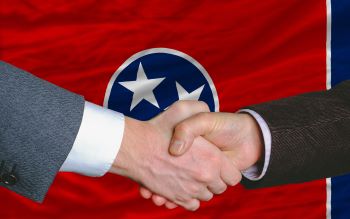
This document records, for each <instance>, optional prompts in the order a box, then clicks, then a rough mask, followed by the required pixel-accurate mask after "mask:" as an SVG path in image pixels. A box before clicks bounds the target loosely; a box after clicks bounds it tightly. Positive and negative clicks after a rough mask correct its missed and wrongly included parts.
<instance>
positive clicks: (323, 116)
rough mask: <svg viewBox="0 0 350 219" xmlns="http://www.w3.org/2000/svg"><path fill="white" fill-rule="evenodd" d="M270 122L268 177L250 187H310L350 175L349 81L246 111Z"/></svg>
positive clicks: (246, 181) (247, 181) (256, 106)
mask: <svg viewBox="0 0 350 219" xmlns="http://www.w3.org/2000/svg"><path fill="white" fill-rule="evenodd" d="M247 108H248V109H251V110H254V111H255V112H257V113H258V114H260V115H261V116H262V117H263V118H264V119H265V121H266V122H267V124H268V126H269V128H270V131H271V137H272V144H271V157H270V163H269V166H268V169H267V172H266V175H265V176H264V177H263V178H262V179H261V180H259V181H255V182H254V181H249V180H247V179H244V180H243V181H242V182H243V184H244V185H245V186H246V187H248V188H258V187H267V186H273V185H280V184H287V183H297V182H305V181H309V180H315V179H321V178H326V177H331V176H337V175H342V174H345V173H349V172H350V81H345V82H343V83H341V84H339V85H338V86H336V87H334V88H333V89H331V90H329V91H321V92H313V93H307V94H303V95H299V96H294V97H289V98H285V99H281V100H277V101H272V102H269V103H263V104H258V105H253V106H250V107H247Z"/></svg>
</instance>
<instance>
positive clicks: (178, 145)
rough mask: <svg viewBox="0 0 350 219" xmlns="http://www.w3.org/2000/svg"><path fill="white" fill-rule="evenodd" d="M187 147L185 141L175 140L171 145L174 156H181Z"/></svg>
mask: <svg viewBox="0 0 350 219" xmlns="http://www.w3.org/2000/svg"><path fill="white" fill-rule="evenodd" d="M184 146H185V143H184V142H183V141H179V140H175V141H173V143H172V144H171V146H170V148H171V152H172V153H174V154H181V151H182V150H183V148H184Z"/></svg>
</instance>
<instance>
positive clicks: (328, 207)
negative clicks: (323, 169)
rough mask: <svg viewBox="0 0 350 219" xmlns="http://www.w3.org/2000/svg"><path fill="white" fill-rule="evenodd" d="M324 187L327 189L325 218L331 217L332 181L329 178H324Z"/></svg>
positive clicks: (329, 218)
mask: <svg viewBox="0 0 350 219" xmlns="http://www.w3.org/2000/svg"><path fill="white" fill-rule="evenodd" d="M326 187H327V188H326V189H327V203H326V211H327V215H326V216H327V219H331V218H332V214H331V210H332V205H331V198H332V181H331V178H327V179H326Z"/></svg>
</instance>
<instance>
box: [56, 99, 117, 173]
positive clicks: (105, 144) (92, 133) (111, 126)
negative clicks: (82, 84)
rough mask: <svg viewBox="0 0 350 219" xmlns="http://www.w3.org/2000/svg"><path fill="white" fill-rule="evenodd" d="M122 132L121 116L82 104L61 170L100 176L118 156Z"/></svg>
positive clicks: (94, 106) (91, 104) (95, 106)
mask: <svg viewBox="0 0 350 219" xmlns="http://www.w3.org/2000/svg"><path fill="white" fill-rule="evenodd" d="M123 132H124V115H123V114H121V113H118V112H115V111H112V110H109V109H106V108H103V107H101V106H98V105H96V104H93V103H90V102H85V108H84V113H83V119H82V122H81V125H80V128H79V132H78V135H77V137H76V139H75V141H74V144H73V147H72V149H71V151H70V153H69V154H68V157H67V159H66V160H65V162H64V163H63V165H62V167H61V169H60V171H64V172H75V173H79V174H83V175H87V176H95V177H97V176H103V175H104V174H105V173H107V172H108V170H109V169H110V168H111V166H112V164H113V161H114V159H115V158H116V156H117V153H118V151H119V148H120V144H121V142H122V138H123Z"/></svg>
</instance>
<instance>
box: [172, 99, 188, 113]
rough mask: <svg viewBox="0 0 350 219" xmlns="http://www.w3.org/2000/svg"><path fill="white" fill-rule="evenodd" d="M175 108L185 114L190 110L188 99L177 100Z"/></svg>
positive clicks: (177, 111)
mask: <svg viewBox="0 0 350 219" xmlns="http://www.w3.org/2000/svg"><path fill="white" fill-rule="evenodd" d="M174 110H175V112H176V113H178V114H183V113H186V112H187V111H188V103H187V102H186V101H177V102H176V103H174Z"/></svg>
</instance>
